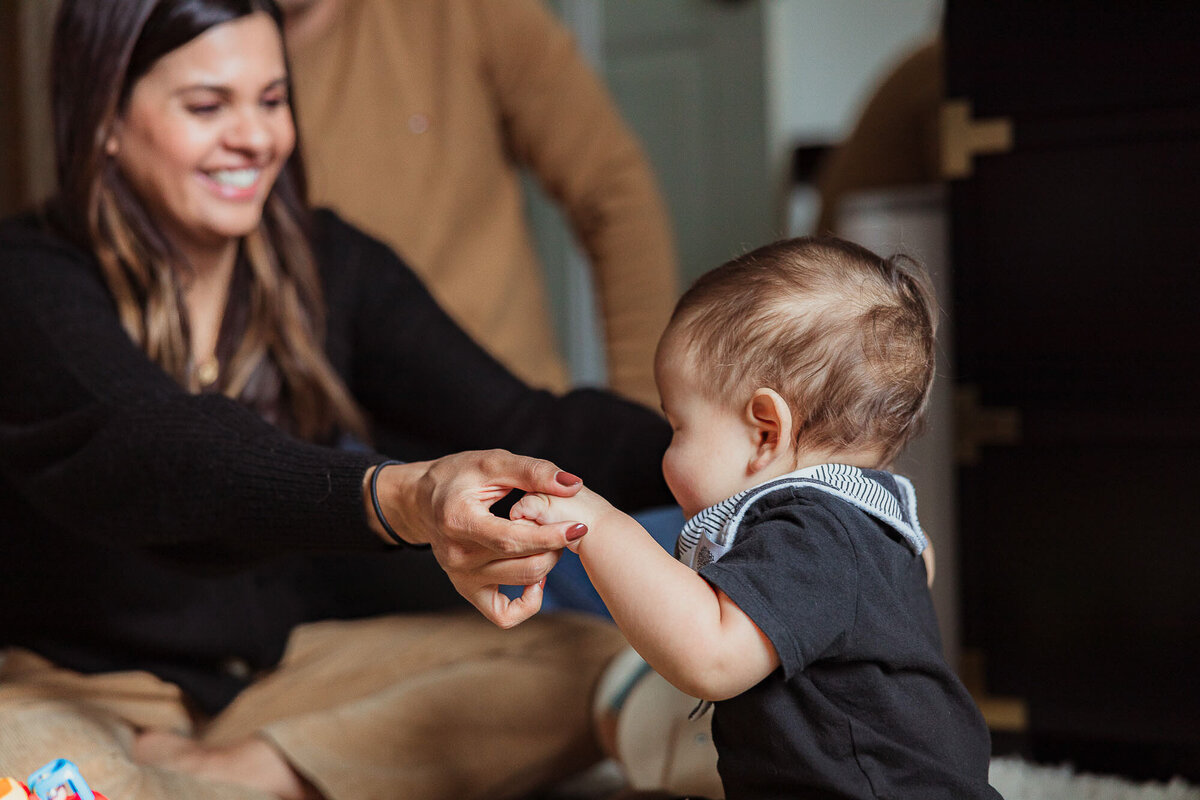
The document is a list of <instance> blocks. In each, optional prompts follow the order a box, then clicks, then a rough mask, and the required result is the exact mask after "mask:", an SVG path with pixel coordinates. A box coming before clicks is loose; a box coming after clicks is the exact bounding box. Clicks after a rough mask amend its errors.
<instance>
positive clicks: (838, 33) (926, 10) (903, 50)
mask: <svg viewBox="0 0 1200 800" xmlns="http://www.w3.org/2000/svg"><path fill="white" fill-rule="evenodd" d="M942 5H943V3H942V0H767V5H766V26H767V30H766V53H765V54H764V57H765V58H766V60H767V82H768V85H767V99H768V127H769V132H768V139H767V141H768V146H769V147H770V150H771V155H770V157H771V159H772V160H771V164H772V169H773V170H775V173H776V174H782V173H781V172H780V170H786V168H787V164H788V163H789V162H788V159H789V157H790V152H791V148H792V147H793V146H795V145H796V144H822V143H828V142H835V141H837V140H839V139H841V138H842V137H843V136H845V135H846V134H847V133H849V131H850V128H851V127H852V126H853V124H854V121H855V119H857V116H858V112H859V109H860V108H861V106H862V104H863V103H864V102H865V101H866V99H867V97H868V96H869V94H870V93H871V91H872V90H873V89H874V88H875V85H876V84H877V82H878V81H879V80H880V79H882V77H883V76H884V75H886V74H887V72H888V71H889V70H890V68H891V67H892V65H894V64H895V63H896V62H897V61H899V60H900V59H901V58H902V57H903V56H904V55H905V54H907V53H908V51H910V50H912V49H913V48H914V47H915V46H916V45H917V44H918V43H920V42H922V41H924V40H925V39H928V38H929V37H931V36H933V35H934V34H935V33H936V31H937V29H938V27H939V25H940V24H941V16H942Z"/></svg>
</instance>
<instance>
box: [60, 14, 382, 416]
mask: <svg viewBox="0 0 1200 800" xmlns="http://www.w3.org/2000/svg"><path fill="white" fill-rule="evenodd" d="M257 12H263V13H266V14H268V15H269V16H270V17H271V18H272V19H273V20H274V21H275V24H276V26H277V27H278V29H279V31H280V35H281V36H282V34H283V19H282V16H281V15H280V12H279V9H278V8H277V7H276V6H275V3H274V2H273V0H103V2H97V0H63V4H62V7H61V8H60V10H59V16H58V21H57V26H56V29H55V37H54V46H53V50H52V54H51V57H52V62H51V63H52V75H53V78H52V82H53V84H52V85H53V92H52V93H53V111H54V145H55V158H56V165H57V168H58V192H57V195H56V197H55V199H54V201H53V203H52V205H53V210H54V215H53V216H54V219H55V220H56V221H57V222H58V224H59V225H61V226H62V227H63V229H64V233H66V234H67V235H68V236H70V237H71V238H72V239H74V240H75V241H77V242H79V243H81V244H83V245H84V246H85V247H87V248H88V249H89V250H91V251H92V252H93V253H94V254H95V256H96V258H97V259H98V260H99V262H100V266H101V269H102V272H103V274H104V279H105V281H106V282H107V284H108V288H109V291H110V292H111V293H112V295H113V298H114V300H115V302H116V306H117V311H118V313H119V315H120V319H121V324H122V326H123V327H124V328H125V330H126V332H127V333H128V334H129V336H130V338H132V339H133V341H134V342H136V343H137V344H138V346H140V347H141V348H142V349H143V350H144V351H145V352H146V353H147V355H148V356H149V357H150V358H151V359H152V360H153V361H155V362H156V363H157V364H159V365H160V366H161V367H162V368H163V369H164V370H166V372H168V373H169V374H170V375H172V376H173V377H174V378H175V379H176V380H177V381H179V383H180V384H181V385H183V386H185V387H186V388H188V389H189V390H190V391H199V389H200V386H199V383H198V379H197V377H196V370H195V365H194V364H193V363H192V358H191V355H190V353H191V348H190V341H189V332H188V325H187V314H186V312H185V310H184V306H183V301H182V288H183V286H184V284H185V282H186V281H187V279H188V275H189V273H190V267H189V265H188V264H187V262H186V260H185V259H184V258H183V257H182V256H181V255H180V253H179V252H178V250H177V249H176V248H174V247H173V246H172V245H171V243H170V241H169V240H168V239H167V238H166V237H165V236H164V235H163V233H162V231H161V230H160V229H159V227H158V226H157V225H156V224H155V222H154V219H153V214H152V213H151V211H150V209H147V208H146V207H145V206H144V205H143V204H142V202H141V201H140V200H139V198H138V197H137V196H136V194H135V193H134V192H133V191H132V189H131V188H130V186H129V184H128V183H127V182H126V181H125V179H124V178H123V177H122V175H121V173H120V171H119V170H118V169H117V165H116V163H115V161H114V160H113V159H112V158H111V157H109V156H108V155H107V154H106V152H105V142H106V140H107V138H108V137H109V135H110V133H111V131H112V129H113V125H114V122H115V121H116V120H117V119H118V118H119V117H120V115H121V114H122V113H124V110H125V104H126V103H127V101H128V99H129V95H130V93H131V92H132V89H133V86H134V85H135V84H136V83H137V81H138V79H139V78H141V77H142V76H143V75H145V74H146V72H148V71H149V70H150V68H151V67H153V65H154V64H155V62H157V61H158V60H159V59H160V58H162V57H163V56H164V55H166V54H167V53H170V52H171V51H173V50H175V49H177V48H179V47H181V46H183V45H184V44H187V43H188V42H190V41H191V40H192V39H194V38H196V37H197V36H199V35H200V34H202V33H204V32H205V31H206V30H208V29H210V28H212V27H214V26H216V25H220V24H222V23H225V22H230V21H232V20H235V19H238V18H240V17H244V16H247V15H250V14H254V13H257ZM294 124H295V119H294V117H293V125H294ZM308 221H309V212H308V208H307V205H306V197H305V182H304V169H303V164H302V162H301V158H300V146H299V141H297V145H296V148H295V149H294V150H293V152H292V155H291V157H290V158H289V159H288V161H287V163H286V164H285V165H284V168H283V169H282V171H281V172H280V174H279V177H278V179H277V180H276V182H275V185H274V187H273V188H272V190H271V192H270V194H269V195H268V197H267V201H266V205H265V207H264V209H263V218H262V221H261V222H260V224H259V226H258V229H257V230H256V231H254V232H252V233H251V234H249V235H248V236H246V237H245V238H244V240H243V241H242V242H241V246H240V248H239V254H238V266H237V269H236V270H235V277H234V286H233V287H231V291H230V298H229V303H228V306H227V308H226V311H225V315H226V320H225V322H223V323H222V334H221V341H220V342H219V343H218V353H217V355H218V357H219V358H220V362H221V364H222V370H221V373H220V378H219V382H218V384H217V386H218V388H219V389H220V391H222V392H223V393H224V394H226V395H228V396H230V397H234V398H237V399H239V400H240V401H241V402H243V403H245V404H246V405H249V406H250V407H252V408H255V409H256V410H258V411H259V412H260V413H262V414H263V415H264V416H266V417H268V418H269V419H271V420H272V421H273V422H275V423H276V424H278V425H280V426H281V427H283V428H285V429H287V430H290V431H291V432H293V433H295V434H296V435H298V436H301V437H303V438H307V439H313V440H327V439H328V438H329V437H330V436H331V435H332V434H334V433H335V432H337V431H346V432H352V433H355V434H358V435H360V436H365V424H364V420H363V417H362V413H361V411H360V410H359V409H358V407H357V405H356V404H355V402H354V400H353V398H352V397H351V396H350V393H349V392H348V391H347V389H346V387H345V385H344V384H343V382H342V381H341V379H340V378H339V376H338V375H337V373H336V372H335V371H334V369H333V367H332V366H331V365H330V364H329V361H328V359H327V358H326V357H325V354H324V351H323V349H322V339H323V336H324V330H325V304H324V298H323V296H322V292H321V284H320V280H319V276H318V274H317V267H316V263H315V261H314V258H313V253H312V248H311V244H310V239H309V236H308ZM231 326H232V329H233V333H234V334H235V335H232V336H229V335H226V334H227V332H228V331H229V329H230V327H231Z"/></svg>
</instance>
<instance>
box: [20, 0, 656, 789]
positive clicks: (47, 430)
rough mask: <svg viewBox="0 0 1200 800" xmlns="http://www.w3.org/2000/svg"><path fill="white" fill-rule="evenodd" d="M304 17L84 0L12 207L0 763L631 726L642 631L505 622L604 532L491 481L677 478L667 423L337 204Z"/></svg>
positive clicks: (390, 751)
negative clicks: (35, 164) (461, 296)
mask: <svg viewBox="0 0 1200 800" xmlns="http://www.w3.org/2000/svg"><path fill="white" fill-rule="evenodd" d="M281 31H282V22H281V17H280V15H279V13H278V9H277V8H276V7H275V5H274V3H273V2H271V0H106V2H104V3H96V2H94V0H63V2H62V5H61V8H60V12H59V17H58V22H57V28H56V37H55V46H54V49H53V53H52V62H53V65H54V81H53V86H54V117H55V150H56V157H57V166H58V181H59V183H58V187H57V192H56V194H55V196H54V197H53V198H52V200H51V201H50V202H49V203H48V204H47V206H46V207H45V208H43V209H41V210H40V211H39V212H37V213H32V214H27V215H25V216H22V217H19V218H17V219H13V220H8V221H4V222H3V223H0V365H2V368H0V530H2V531H4V535H3V536H0V563H5V564H11V565H16V569H15V570H14V572H15V574H14V575H13V576H12V578H11V581H10V583H11V585H10V587H9V588H10V589H11V590H12V592H13V596H25V597H31V598H37V602H34V603H28V604H15V603H6V604H0V644H2V645H3V646H4V647H6V648H7V649H6V651H5V653H4V658H3V661H2V662H0V764H4V765H5V766H6V768H8V769H10V770H12V771H14V772H16V773H18V774H20V773H21V771H22V770H25V771H26V772H29V771H32V770H33V769H35V768H37V767H38V766H40V765H41V764H43V763H45V762H46V761H47V760H48V759H50V758H53V757H55V756H57V755H60V754H62V753H70V754H71V756H72V758H73V760H75V761H76V763H78V765H79V766H80V768H81V770H82V771H83V772H84V773H85V774H86V775H87V777H88V780H89V782H91V783H92V784H93V785H94V786H96V787H97V788H99V789H100V790H101V791H103V792H104V793H105V794H107V795H109V796H111V797H121V798H124V800H159V798H163V800H165V798H171V800H190V799H191V798H197V799H199V798H210V797H213V796H217V795H218V794H220V796H225V797H230V798H242V797H245V798H251V797H254V798H258V797H261V796H262V794H261V793H262V791H264V790H265V791H267V792H269V793H271V794H274V795H276V796H279V797H288V798H300V797H308V796H315V795H321V796H324V797H328V798H331V800H340V798H350V797H361V796H377V797H378V796H403V797H425V798H447V800H448V799H449V798H463V797H499V796H515V795H519V794H521V793H523V792H529V791H533V790H534V789H537V788H538V787H540V786H544V785H545V784H546V783H548V782H551V781H554V780H555V779H557V778H560V777H562V776H564V775H565V774H566V773H568V772H570V771H572V770H575V769H579V768H581V767H583V766H586V765H587V764H588V763H590V761H592V760H595V759H598V758H599V757H600V752H599V750H598V748H597V745H596V742H595V740H594V737H593V734H592V730H591V719H590V713H589V712H590V693H591V689H592V687H593V685H594V684H595V683H596V680H597V677H598V675H599V673H600V671H601V670H602V669H603V668H604V666H605V664H606V662H607V661H608V660H609V659H610V658H611V656H612V655H613V654H615V653H616V652H618V651H619V650H620V649H621V647H622V645H623V640H622V639H621V638H620V636H619V634H618V633H617V632H616V630H615V629H614V628H613V627H612V626H611V625H609V624H607V623H603V622H600V621H598V620H592V619H582V618H577V617H559V618H551V617H545V616H541V617H538V618H536V619H532V620H529V621H528V622H525V624H524V625H522V626H521V627H520V628H519V629H517V630H515V631H506V630H501V629H502V628H512V627H513V626H515V625H517V624H518V623H522V622H524V621H526V620H528V618H529V617H531V616H533V615H534V614H536V613H537V611H538V610H539V608H540V605H541V600H542V581H543V578H544V577H545V575H546V573H547V572H548V571H549V570H550V568H551V567H552V566H553V565H554V563H555V562H556V560H557V558H558V554H559V551H560V550H561V549H562V548H563V546H564V545H565V544H566V543H567V542H568V541H571V540H574V539H577V538H578V537H579V535H580V534H579V533H578V530H577V529H576V528H575V527H574V526H572V525H571V524H569V523H568V524H562V525H557V526H549V527H545V528H535V527H532V526H526V525H519V524H517V523H514V522H511V521H508V520H506V519H501V518H499V517H496V516H494V515H493V514H492V513H491V511H490V509H491V507H492V506H493V504H495V503H496V502H497V501H499V500H501V499H503V498H504V497H505V496H506V495H507V494H508V493H509V492H510V491H512V490H514V489H522V490H526V491H537V492H543V493H547V494H554V495H563V496H566V495H571V494H574V493H576V492H578V491H579V488H580V486H581V485H582V484H581V480H580V479H579V478H578V477H576V476H575V475H574V474H572V472H579V473H582V474H585V475H586V476H587V480H588V483H589V485H592V486H595V487H596V488H597V489H598V490H601V491H604V492H605V493H606V494H608V495H609V496H611V497H613V498H615V499H617V501H618V502H622V503H624V504H625V506H626V507H628V508H630V509H638V508H646V507H649V506H655V505H661V504H663V503H665V502H667V501H668V499H669V494H668V492H667V490H666V486H665V484H664V483H663V482H662V479H661V475H660V474H659V470H658V464H659V461H660V459H661V457H662V453H663V451H664V450H665V447H666V441H667V439H668V438H669V430H668V429H667V427H666V425H665V423H663V421H662V420H661V419H660V418H659V417H658V416H657V415H656V414H654V413H653V412H651V411H649V410H648V409H645V408H642V407H640V406H636V405H634V404H632V403H628V402H626V401H623V400H621V399H619V398H617V397H615V396H613V395H610V394H607V393H604V392H598V391H589V390H581V391H575V392H570V393H568V394H566V395H563V396H554V395H551V394H549V393H547V392H542V391H535V390H533V389H530V388H529V387H528V386H526V385H525V384H523V383H522V382H520V381H519V380H517V379H516V378H515V377H513V375H512V374H510V373H509V372H508V371H507V370H505V369H504V368H503V367H502V366H500V365H499V364H498V363H497V362H496V361H495V360H494V359H492V358H491V357H489V356H488V355H487V354H486V353H484V352H483V351H482V350H481V349H480V348H479V347H478V346H477V345H476V344H475V343H474V342H473V341H472V340H471V339H470V338H469V337H468V336H466V335H465V334H464V333H463V332H462V331H461V330H460V329H459V328H458V327H457V326H456V325H455V324H454V323H453V322H452V321H451V320H450V318H449V317H447V316H446V314H445V313H444V312H443V311H442V310H441V309H440V308H439V307H438V306H437V304H436V303H435V302H434V301H433V299H432V298H431V297H430V295H429V294H428V292H427V291H425V289H424V287H423V286H422V285H421V284H420V282H419V280H418V279H417V278H416V277H415V275H414V274H413V273H412V271H411V270H410V269H409V268H408V266H407V265H406V264H405V263H404V262H402V261H401V260H400V259H399V258H398V257H397V256H396V255H395V254H394V253H392V252H391V251H390V250H388V249H387V248H386V247H384V246H383V245H381V244H380V243H379V242H377V241H375V240H373V239H371V238H370V237H368V236H366V235H365V234H363V233H362V232H360V231H358V230H357V229H355V228H353V227H352V226H350V225H348V224H347V223H345V222H343V221H342V220H341V219H339V218H338V217H337V216H336V215H334V214H332V213H331V212H328V211H323V210H318V211H315V212H313V211H310V210H309V209H308V207H307V205H306V202H305V191H304V181H303V171H302V164H301V161H300V155H299V153H300V148H299V147H298V145H297V142H296V133H295V131H296V127H295V119H294V114H293V111H292V108H291V106H290V104H289V97H290V88H291V87H290V74H289V71H288V62H287V58H286V54H285V50H284V44H283V40H282V38H281ZM431 436H436V447H437V450H436V452H430V450H428V449H422V450H418V449H416V447H415V446H414V445H413V444H412V442H414V441H418V440H419V441H422V442H428V441H429V440H430V437H431ZM430 447H431V446H430ZM484 448H488V449H486V450H485V449H484ZM510 451H516V452H521V453H528V454H529V455H526V456H518V455H514V454H513V452H510ZM445 453H449V454H450V455H444V454H445ZM431 456H438V457H436V458H433V459H432V460H427V461H422V460H417V459H422V458H431ZM406 458H407V459H408V460H407V461H397V460H395V459H406ZM543 459H547V460H543ZM559 466H561V467H563V469H559ZM385 467H386V469H385ZM564 470H571V472H567V471H564ZM414 550H424V551H425V552H413V551H414ZM63 575H69V576H70V580H69V582H67V583H65V584H64V582H63V580H62V577H63ZM502 584H503V585H506V586H507V585H518V586H525V587H526V588H525V591H524V594H522V595H521V596H520V597H517V598H514V599H511V600H510V599H509V598H508V597H507V596H506V595H505V594H503V593H502V592H500V591H499V587H500V585H502ZM455 592H457V595H461V596H462V597H461V598H460V597H458V596H457V595H456V594H455ZM462 598H466V600H467V601H469V602H470V603H471V604H472V605H474V606H475V607H476V609H478V610H479V611H480V612H482V614H483V617H481V616H479V615H478V614H476V613H474V612H473V611H471V610H469V609H468V608H467V607H466V604H465V603H463V602H462ZM451 607H454V608H451ZM412 612H424V613H412ZM431 612H438V613H431ZM484 617H486V619H484ZM367 618H369V619H367ZM493 623H494V624H493ZM32 698H36V699H32ZM35 734H36V735H35ZM146 765H153V766H154V767H155V768H154V769H148V768H146ZM164 768H165V769H164ZM215 783H220V784H223V785H224V786H223V788H221V789H217V788H216V786H215ZM231 786H240V787H241V788H240V789H233V788H231Z"/></svg>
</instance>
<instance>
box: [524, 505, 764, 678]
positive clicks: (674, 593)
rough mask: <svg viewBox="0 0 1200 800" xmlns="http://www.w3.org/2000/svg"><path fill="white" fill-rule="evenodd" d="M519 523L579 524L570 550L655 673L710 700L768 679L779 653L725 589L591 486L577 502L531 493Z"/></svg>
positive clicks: (614, 617)
mask: <svg viewBox="0 0 1200 800" xmlns="http://www.w3.org/2000/svg"><path fill="white" fill-rule="evenodd" d="M511 516H512V518H513V519H525V520H530V521H533V522H537V523H539V524H550V523H554V522H565V521H577V522H582V523H583V524H585V525H587V528H588V533H587V535H586V536H584V537H582V538H581V539H579V540H578V541H577V542H575V543H573V544H572V545H571V549H572V550H574V551H575V552H576V553H578V554H579V559H580V561H582V562H583V567H584V569H585V570H587V573H588V577H589V578H591V580H592V584H593V585H594V586H595V587H596V590H597V591H598V592H599V593H600V597H601V598H602V599H603V600H604V604H605V605H606V606H608V610H609V612H610V613H611V614H612V616H613V619H614V620H615V621H616V623H617V626H618V627H619V628H620V629H621V632H622V633H623V634H625V638H626V639H628V640H629V643H630V644H631V645H633V648H634V649H635V650H637V651H638V653H640V654H641V656H642V657H643V658H645V659H646V661H647V663H649V664H650V666H652V667H653V668H654V669H655V671H656V672H658V673H659V674H660V675H662V676H663V677H664V678H666V679H667V680H668V681H670V682H671V683H672V684H674V685H675V686H676V687H678V688H679V689H680V690H682V691H683V692H686V693H687V694H690V695H692V696H693V697H698V698H701V699H704V700H724V699H726V698H729V697H733V696H734V695H737V694H740V693H742V692H744V691H746V690H747V689H749V688H750V687H751V686H753V685H754V684H756V683H758V682H759V681H761V680H762V679H763V678H765V677H766V676H767V675H769V674H770V673H771V672H772V671H773V670H774V669H775V668H776V667H777V666H778V665H779V656H778V655H777V654H776V652H775V648H774V647H773V646H772V645H771V642H770V640H768V639H767V637H766V636H765V635H764V634H763V633H762V631H760V630H759V629H758V626H756V625H755V624H754V623H753V622H752V621H751V620H750V618H749V617H747V616H746V615H745V614H744V613H742V610H741V609H740V608H738V607H737V605H736V604H735V603H734V602H733V601H732V600H730V599H729V597H727V596H726V595H725V593H724V592H722V591H720V590H718V589H716V588H714V587H713V586H712V585H711V584H709V583H708V581H706V580H704V579H703V578H701V577H700V576H699V575H698V574H697V573H695V572H693V571H692V570H691V569H690V568H689V567H687V566H685V565H684V564H682V563H680V562H679V561H677V560H675V559H674V558H672V557H671V555H670V554H669V553H667V552H666V551H665V550H663V549H662V547H661V546H660V545H659V544H658V543H657V542H656V541H654V539H653V538H652V537H651V536H650V534H648V533H647V532H646V531H645V529H643V528H642V526H640V525H638V523H637V522H636V521H635V520H634V519H633V518H632V517H630V516H628V515H626V514H623V513H621V512H620V511H618V510H617V509H616V508H614V507H613V506H612V505H610V504H609V503H608V501H607V500H605V499H604V498H603V497H601V496H600V495H598V494H596V493H595V492H592V491H589V490H588V489H587V488H586V487H585V488H584V489H583V490H581V491H580V492H579V493H578V494H577V495H575V496H574V497H568V498H563V497H548V496H546V495H540V494H529V495H526V496H525V497H523V498H522V499H521V500H520V501H519V502H518V503H517V504H516V505H515V506H513V509H512V513H511Z"/></svg>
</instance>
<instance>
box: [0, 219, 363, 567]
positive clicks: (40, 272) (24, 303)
mask: <svg viewBox="0 0 1200 800" xmlns="http://www.w3.org/2000/svg"><path fill="white" fill-rule="evenodd" d="M370 461H371V456H370V454H366V453H351V452H344V451H340V450H335V449H331V448H325V447H319V446H316V445H312V444H308V443H305V442H301V441H298V440H296V439H293V438H291V437H289V436H287V435H286V434H284V433H282V432H280V431H278V430H276V429H275V428H273V427H272V426H270V425H268V424H267V423H265V422H264V421H262V420H261V419H259V418H258V417H257V416H256V415H255V414H254V413H252V412H251V411H249V410H247V409H245V408H244V407H242V406H240V405H239V404H237V403H236V402H234V401H232V400H229V399H227V398H225V397H221V396H216V395H199V396H197V395H191V394H189V393H188V392H186V391H184V390H183V389H182V388H181V387H180V386H179V385H178V384H176V383H175V382H174V381H173V380H172V379H171V378H170V377H169V376H168V375H166V374H165V373H164V372H163V371H162V370H161V369H160V368H159V367H158V366H157V365H156V364H154V363H153V362H151V361H150V360H149V359H148V358H147V357H146V355H145V354H144V353H143V352H142V351H141V350H140V349H139V348H138V347H137V346H135V345H134V343H133V342H132V341H131V340H130V339H129V337H128V336H127V335H126V333H125V332H124V330H123V329H122V328H121V325H120V323H119V321H118V318H117V314H116V310H115V307H114V305H113V302H112V300H111V298H110V295H109V294H108V292H107V289H106V287H105V285H104V284H103V282H102V279H101V278H100V276H99V273H98V267H97V266H96V264H95V263H94V261H92V260H91V259H90V257H88V256H87V255H85V254H84V253H83V252H81V251H80V250H78V249H76V248H74V247H73V246H71V245H69V244H67V243H65V242H64V241H63V240H61V239H59V238H57V237H56V236H54V235H53V234H50V233H48V232H45V231H43V230H41V229H40V228H39V227H37V226H35V225H33V224H30V223H28V222H26V223H22V224H15V223H7V224H6V225H5V226H4V228H3V230H2V232H0V474H2V475H3V478H4V481H5V482H6V483H8V484H9V485H11V486H12V487H13V488H14V489H15V490H16V491H17V492H18V493H19V494H20V495H22V496H23V497H24V498H25V500H26V501H27V502H28V503H29V504H30V505H31V506H32V507H33V508H34V509H35V510H36V511H37V512H38V513H39V514H41V515H42V516H43V517H44V518H45V519H46V520H48V521H49V522H50V523H52V524H56V525H58V526H61V527H63V528H65V529H68V530H71V531H74V532H76V533H78V534H81V535H86V536H91V537H97V538H100V539H104V540H108V541H110V542H116V543H118V544H122V545H127V546H132V547H139V548H145V549H148V550H151V551H154V552H159V553H161V554H164V555H167V556H174V557H177V558H180V559H182V560H185V561H190V560H194V559H201V560H204V561H207V562H211V561H214V560H223V561H229V562H234V561H238V560H247V561H252V560H256V559H259V558H262V557H265V556H268V555H271V554H276V553H282V552H288V551H314V550H334V549H368V548H379V547H381V546H382V545H381V544H380V543H379V541H378V539H377V538H376V537H375V536H374V535H373V534H372V533H371V531H370V530H369V529H368V527H367V524H366V519H365V514H364V510H363V502H362V483H361V482H362V476H363V474H364V472H365V470H366V468H367V466H368V465H369V463H370Z"/></svg>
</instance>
